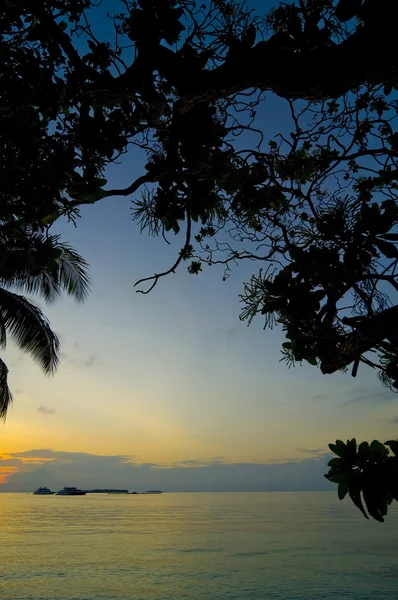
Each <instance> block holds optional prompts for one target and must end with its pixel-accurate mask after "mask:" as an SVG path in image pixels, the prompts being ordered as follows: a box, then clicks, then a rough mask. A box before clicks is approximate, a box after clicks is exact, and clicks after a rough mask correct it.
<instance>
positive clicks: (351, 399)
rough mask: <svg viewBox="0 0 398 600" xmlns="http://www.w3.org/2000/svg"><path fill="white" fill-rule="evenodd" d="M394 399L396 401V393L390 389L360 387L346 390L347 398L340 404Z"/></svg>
mask: <svg viewBox="0 0 398 600" xmlns="http://www.w3.org/2000/svg"><path fill="white" fill-rule="evenodd" d="M395 401H398V395H397V394H396V393H395V392H392V391H391V390H388V389H384V390H380V388H373V389H372V388H371V389H369V388H367V387H362V388H357V389H354V390H351V391H350V392H348V398H347V399H346V400H344V402H342V404H359V403H368V404H381V403H388V402H395Z"/></svg>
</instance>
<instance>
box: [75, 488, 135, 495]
mask: <svg viewBox="0 0 398 600" xmlns="http://www.w3.org/2000/svg"><path fill="white" fill-rule="evenodd" d="M84 491H85V492H86V494H128V493H129V491H128V490H116V489H113V488H99V489H95V490H84Z"/></svg>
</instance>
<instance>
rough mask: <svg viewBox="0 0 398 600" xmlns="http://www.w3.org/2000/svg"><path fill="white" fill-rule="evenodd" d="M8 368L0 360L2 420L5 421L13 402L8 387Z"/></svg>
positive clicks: (0, 407)
mask: <svg viewBox="0 0 398 600" xmlns="http://www.w3.org/2000/svg"><path fill="white" fill-rule="evenodd" d="M7 380H8V368H7V365H6V364H5V362H3V361H2V360H1V358H0V419H3V420H5V418H6V416H7V410H8V408H9V406H10V404H11V402H12V395H11V392H10V388H9V387H8V383H7Z"/></svg>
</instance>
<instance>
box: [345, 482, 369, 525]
mask: <svg viewBox="0 0 398 600" xmlns="http://www.w3.org/2000/svg"><path fill="white" fill-rule="evenodd" d="M348 493H349V495H350V498H351V500H352V501H353V503H354V504H355V506H356V507H357V508H359V510H360V511H361V513H362V514H363V516H364V517H365V519H368V520H369V517H368V515H367V514H366V511H365V509H364V507H363V504H362V499H361V486H360V480H359V479H358V478H357V477H353V478H352V479H351V480H350V481H349V482H348Z"/></svg>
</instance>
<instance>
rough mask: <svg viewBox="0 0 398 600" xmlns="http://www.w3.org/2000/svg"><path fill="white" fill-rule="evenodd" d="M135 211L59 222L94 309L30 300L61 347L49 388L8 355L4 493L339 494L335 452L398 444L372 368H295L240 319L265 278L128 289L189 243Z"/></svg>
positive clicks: (270, 117) (122, 173)
mask: <svg viewBox="0 0 398 600" xmlns="http://www.w3.org/2000/svg"><path fill="white" fill-rule="evenodd" d="M264 106H265V108H264V110H263V112H262V114H261V115H260V118H261V126H262V128H263V131H264V132H265V134H266V135H268V136H269V137H271V136H272V135H273V131H272V130H271V125H270V124H271V123H272V127H274V128H275V132H276V130H277V129H278V127H279V128H280V127H281V126H283V125H284V118H285V116H284V115H285V113H284V110H283V108H282V107H281V103H280V102H279V101H277V100H275V99H274V98H272V97H269V98H268V99H267V102H266V103H265V105H264ZM142 166H143V162H142V159H141V158H140V157H139V156H136V155H135V154H134V153H130V154H129V155H128V156H127V157H126V159H125V160H123V162H122V163H121V164H120V165H116V166H113V167H112V168H111V169H110V170H109V172H108V173H107V177H108V185H109V187H112V188H114V187H126V186H127V185H129V184H130V183H131V182H132V181H133V180H134V179H135V178H136V177H137V176H138V175H140V174H141V173H142ZM130 210H131V198H110V199H104V200H102V201H101V202H99V203H97V204H96V205H94V206H88V207H83V208H82V210H81V218H80V219H79V220H78V222H77V226H76V227H74V226H73V224H71V223H67V222H59V223H57V224H56V231H57V232H59V233H61V234H62V237H63V239H64V240H65V241H67V242H69V243H70V244H71V245H72V246H73V247H74V248H76V249H77V250H78V251H79V252H80V253H81V254H82V255H83V256H84V257H85V259H86V260H87V261H88V262H89V263H90V265H91V276H92V283H93V286H92V293H91V295H90V297H89V298H88V300H87V301H86V302H85V304H84V305H76V304H75V303H74V302H73V301H72V300H70V299H68V298H64V299H62V300H61V301H59V302H58V303H57V304H56V305H54V306H49V307H48V306H45V305H44V302H43V301H42V300H41V299H37V300H35V301H36V303H37V304H38V305H39V306H40V308H42V309H43V310H44V311H45V314H46V315H47V316H48V317H49V319H50V321H51V324H52V327H53V328H54V330H55V331H56V332H57V333H58V335H59V337H60V340H61V345H62V349H61V350H62V354H61V366H60V368H59V370H58V372H57V373H56V375H55V376H54V377H53V378H52V379H48V378H46V377H45V376H44V375H43V374H42V372H41V371H40V369H39V367H38V366H37V365H36V364H34V363H33V362H32V360H31V359H30V357H29V356H28V355H24V354H21V353H20V352H19V351H18V350H17V349H16V348H15V347H14V346H13V345H12V344H9V348H8V349H7V351H6V353H5V356H4V357H3V358H4V360H5V361H6V363H7V365H8V367H9V370H10V374H9V381H10V387H11V389H12V392H13V395H14V403H13V405H12V407H11V409H10V411H9V414H8V417H7V421H6V423H5V424H0V491H30V490H32V489H34V488H35V487H37V486H39V485H48V486H49V487H53V488H54V489H57V488H59V487H63V486H64V485H78V486H81V487H90V486H92V487H127V488H129V489H130V490H134V489H138V491H139V490H140V489H146V488H148V487H155V488H159V487H160V488H161V489H165V490H168V491H211V490H213V491H230V490H231V491H232V490H239V491H243V490H246V489H247V490H260V489H261V490H267V489H270V490H274V489H281V490H290V489H294V490H297V489H330V484H329V483H328V482H327V481H326V480H325V479H324V478H323V473H324V472H325V471H326V466H325V465H326V462H327V459H328V458H329V454H328V447H327V445H328V442H333V441H334V440H335V439H336V438H341V439H347V438H348V437H350V438H351V437H353V436H356V437H357V439H359V440H363V439H368V440H371V439H374V438H379V439H382V440H385V439H389V438H396V437H397V424H398V403H397V396H396V395H394V394H393V393H392V392H390V391H389V390H387V389H385V388H383V387H382V386H381V384H380V383H379V381H378V379H377V377H376V374H375V373H374V372H372V371H371V370H370V369H366V368H363V369H362V371H360V373H359V376H358V377H357V378H356V379H353V378H351V377H350V376H349V375H342V374H335V375H332V376H325V375H321V373H320V371H319V370H318V369H316V368H315V367H312V366H310V365H303V366H302V367H300V366H298V367H295V368H293V369H288V368H287V367H286V365H285V364H284V363H281V362H280V358H281V354H280V345H281V342H282V341H283V339H282V333H281V331H280V330H278V329H277V328H276V329H274V330H269V329H267V330H265V331H264V330H263V329H262V323H261V321H260V320H257V321H254V322H253V323H252V325H251V326H250V327H247V324H245V323H242V322H240V321H239V312H240V304H239V294H240V293H241V292H242V282H243V281H247V280H248V279H249V278H250V276H251V274H252V273H253V272H256V271H258V269H259V266H260V265H255V264H253V263H250V264H241V265H240V266H239V267H238V268H236V269H234V270H233V271H232V273H231V276H230V277H229V278H228V279H227V280H226V281H223V280H222V276H223V271H222V269H218V268H217V267H215V266H213V267H211V268H205V269H204V272H203V273H202V274H200V275H199V276H192V275H189V274H188V273H187V271H186V266H184V265H183V267H182V268H181V269H180V270H179V271H177V273H176V274H174V275H171V276H169V277H167V278H164V279H163V280H161V281H160V282H159V284H158V285H157V286H156V288H155V289H154V290H153V291H152V292H151V293H150V294H149V295H146V296H144V295H141V294H137V293H136V291H135V289H134V287H133V284H134V282H135V281H137V280H138V279H140V278H141V277H145V276H148V275H151V274H153V273H154V272H156V271H159V270H163V269H164V268H168V267H169V266H170V265H171V264H172V263H173V262H174V260H175V257H176V255H177V253H178V251H179V249H180V246H181V244H180V240H176V241H175V243H173V244H172V245H171V246H167V245H166V244H165V243H164V242H163V240H161V239H156V238H152V237H149V236H147V235H145V234H142V235H141V234H140V232H139V229H138V227H137V225H136V224H134V223H133V222H132V219H131V215H130ZM332 489H333V488H332Z"/></svg>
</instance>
